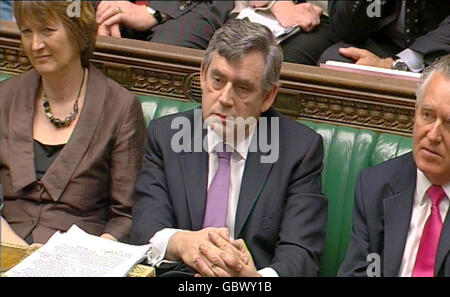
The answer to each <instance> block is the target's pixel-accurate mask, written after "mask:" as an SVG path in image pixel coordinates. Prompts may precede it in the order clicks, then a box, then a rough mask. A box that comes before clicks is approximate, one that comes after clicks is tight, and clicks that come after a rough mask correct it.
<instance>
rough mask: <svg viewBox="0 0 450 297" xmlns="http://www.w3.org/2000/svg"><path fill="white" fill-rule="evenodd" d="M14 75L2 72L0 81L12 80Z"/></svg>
mask: <svg viewBox="0 0 450 297" xmlns="http://www.w3.org/2000/svg"><path fill="white" fill-rule="evenodd" d="M11 76H12V75H10V74H6V73H2V72H0V81H3V80H5V79H8V78H10V77H11Z"/></svg>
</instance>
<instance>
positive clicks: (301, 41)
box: [281, 16, 340, 65]
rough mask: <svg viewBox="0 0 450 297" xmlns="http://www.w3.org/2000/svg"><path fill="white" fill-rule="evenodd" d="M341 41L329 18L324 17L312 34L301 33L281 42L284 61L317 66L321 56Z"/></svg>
mask: <svg viewBox="0 0 450 297" xmlns="http://www.w3.org/2000/svg"><path fill="white" fill-rule="evenodd" d="M339 41H340V39H339V38H338V36H337V35H336V34H335V33H334V32H333V30H332V28H331V25H330V21H329V18H328V17H327V16H322V17H321V19H320V25H319V26H318V27H317V28H316V29H315V30H314V31H312V32H301V31H300V32H299V33H297V34H295V35H293V36H291V37H289V38H288V39H286V40H284V41H283V42H281V47H282V48H283V54H284V61H285V62H291V63H298V64H306V65H317V64H318V60H319V57H320V56H321V54H322V53H323V52H324V51H325V50H326V49H327V48H329V47H330V46H332V45H333V44H335V43H337V42H339Z"/></svg>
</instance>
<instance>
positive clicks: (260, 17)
mask: <svg viewBox="0 0 450 297" xmlns="http://www.w3.org/2000/svg"><path fill="white" fill-rule="evenodd" d="M236 18H238V19H245V18H248V19H249V20H250V21H251V22H253V23H259V24H262V25H264V26H266V27H268V28H269V29H270V30H271V31H272V33H273V35H274V36H275V37H277V38H278V37H281V36H283V35H285V34H289V33H291V32H292V31H293V30H294V29H298V27H288V28H285V27H283V26H281V24H280V22H279V21H278V20H277V19H276V18H275V17H274V16H273V15H272V13H271V12H266V11H262V10H255V9H254V8H252V7H247V8H245V9H243V10H242V11H241V12H240V13H239V15H238V16H237V17H236Z"/></svg>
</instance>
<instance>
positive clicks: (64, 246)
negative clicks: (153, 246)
mask: <svg viewBox="0 0 450 297" xmlns="http://www.w3.org/2000/svg"><path fill="white" fill-rule="evenodd" d="M149 248H150V245H143V246H134V245H128V244H125V243H120V242H115V241H112V240H109V239H105V238H101V237H98V236H94V235H90V234H88V233H86V232H84V231H83V230H81V229H80V228H79V227H78V226H76V225H73V226H72V227H71V228H70V229H69V231H67V233H64V234H62V233H60V232H57V233H55V234H54V235H53V236H52V237H51V238H50V239H49V241H48V242H47V243H46V244H45V245H44V246H43V247H41V248H40V249H38V250H37V251H35V252H34V253H33V254H31V255H30V256H28V257H27V258H25V259H24V260H23V261H22V262H20V263H19V264H17V265H16V266H15V267H13V268H11V269H10V270H9V271H7V272H6V276H11V277H28V276H29V277H121V276H126V275H127V274H128V272H129V271H130V270H131V269H132V268H133V267H134V265H135V264H137V263H139V262H140V261H141V260H142V259H144V258H145V257H146V254H147V252H148V250H149Z"/></svg>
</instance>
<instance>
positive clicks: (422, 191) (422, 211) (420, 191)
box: [399, 169, 450, 276]
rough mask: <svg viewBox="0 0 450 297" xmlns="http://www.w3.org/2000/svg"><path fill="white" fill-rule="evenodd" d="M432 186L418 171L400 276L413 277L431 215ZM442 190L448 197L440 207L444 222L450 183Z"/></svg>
mask: <svg viewBox="0 0 450 297" xmlns="http://www.w3.org/2000/svg"><path fill="white" fill-rule="evenodd" d="M431 185H432V184H431V182H430V181H429V180H428V178H427V177H426V176H425V174H424V173H423V172H422V171H420V170H419V169H417V180H416V191H415V194H414V202H413V209H412V215H411V222H410V225H409V231H408V237H407V239H406V245H405V250H404V252H403V258H402V263H401V266H400V271H399V276H411V275H412V272H413V269H414V264H415V262H416V256H417V252H418V250H419V244H420V239H421V237H422V232H423V228H424V227H425V223H426V221H427V219H428V217H429V216H430V213H431V200H430V198H429V197H428V194H427V190H428V188H429V187H430V186H431ZM442 189H443V190H444V191H445V194H446V195H447V197H445V198H444V199H443V200H442V201H441V203H440V205H439V211H440V213H441V218H442V221H444V220H445V217H446V215H447V211H448V208H449V205H450V200H449V198H448V197H450V183H447V184H445V185H443V186H442Z"/></svg>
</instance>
